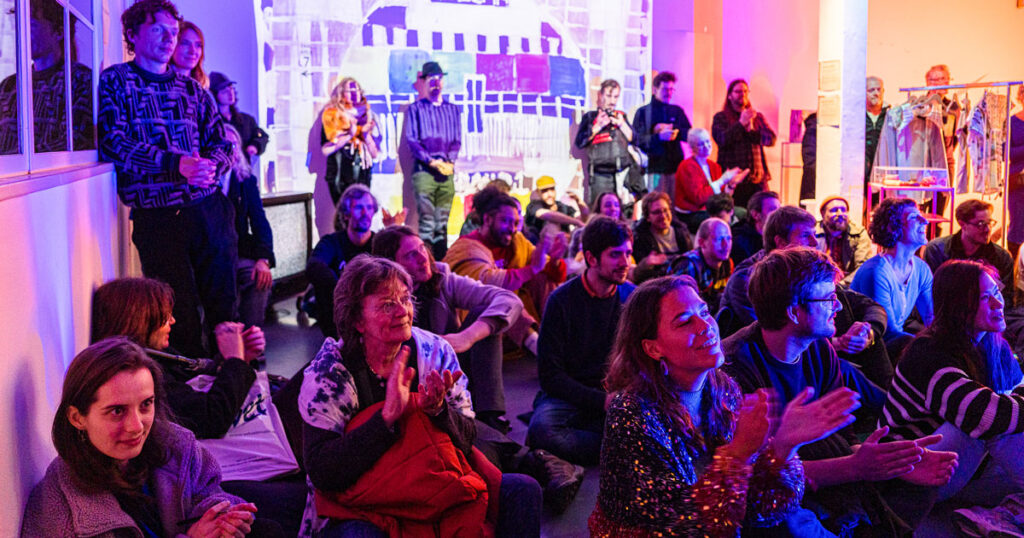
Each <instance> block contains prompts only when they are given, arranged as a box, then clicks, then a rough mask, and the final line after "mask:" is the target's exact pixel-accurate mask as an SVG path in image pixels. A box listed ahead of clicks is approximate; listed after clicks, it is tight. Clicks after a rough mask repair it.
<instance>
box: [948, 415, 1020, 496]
mask: <svg viewBox="0 0 1024 538" xmlns="http://www.w3.org/2000/svg"><path fill="white" fill-rule="evenodd" d="M935 433H939V434H942V440H941V441H939V442H938V443H936V444H934V445H932V446H931V447H930V448H931V449H932V450H946V451H950V452H956V453H957V455H958V456H959V458H958V465H957V468H956V472H954V473H953V478H952V479H951V480H950V481H949V483H948V484H946V485H945V486H942V487H940V488H939V495H938V497H939V498H938V500H939V501H940V502H941V501H944V500H946V499H950V498H953V497H956V498H957V499H963V501H964V502H965V503H973V504H982V505H989V506H991V505H992V504H995V503H998V502H999V501H1000V500H1002V498H1003V497H1005V496H1006V495H1008V494H1010V493H1016V492H1020V491H1024V433H1016V434H1007V435H1000V436H999V437H996V438H995V439H989V440H987V441H982V440H980V439H974V438H973V437H971V436H969V435H967V434H966V433H964V432H963V430H961V429H960V428H957V427H956V426H954V425H952V424H950V423H948V422H947V423H945V424H943V425H942V426H939V429H938V430H936V431H935ZM986 454H988V455H989V456H990V459H989V461H988V464H987V467H986V468H985V470H984V471H983V472H982V473H981V476H979V477H978V478H976V479H974V480H971V478H972V477H973V476H974V474H975V472H976V471H977V470H978V467H979V466H980V465H981V461H982V459H983V458H984V457H985V455H986Z"/></svg>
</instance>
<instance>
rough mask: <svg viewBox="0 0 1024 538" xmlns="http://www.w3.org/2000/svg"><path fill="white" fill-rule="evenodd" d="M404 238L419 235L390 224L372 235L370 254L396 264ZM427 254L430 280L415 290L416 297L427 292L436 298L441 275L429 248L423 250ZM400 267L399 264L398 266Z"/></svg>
mask: <svg viewBox="0 0 1024 538" xmlns="http://www.w3.org/2000/svg"><path fill="white" fill-rule="evenodd" d="M406 237H416V238H418V237H419V234H417V233H416V232H414V231H412V228H410V227H408V226H405V225H401V224H392V225H391V226H388V227H387V228H384V229H383V230H381V231H379V232H377V233H375V234H373V244H372V246H371V250H370V253H371V254H373V255H374V256H380V257H381V258H387V259H389V260H391V261H394V262H397V261H398V260H397V258H398V249H399V248H401V247H402V240H403V239H405V238H406ZM424 250H425V251H426V252H427V260H429V263H430V279H429V280H427V281H426V282H424V283H422V284H420V285H419V286H418V287H417V288H416V292H417V295H419V293H420V292H421V291H425V292H427V293H428V294H429V295H430V296H437V294H438V293H439V292H440V290H441V278H442V277H443V275H442V274H441V273H439V272H437V270H436V269H435V267H436V266H437V265H436V264H437V262H436V260H434V253H433V252H431V251H430V249H429V248H425V249H424ZM399 265H401V264H399Z"/></svg>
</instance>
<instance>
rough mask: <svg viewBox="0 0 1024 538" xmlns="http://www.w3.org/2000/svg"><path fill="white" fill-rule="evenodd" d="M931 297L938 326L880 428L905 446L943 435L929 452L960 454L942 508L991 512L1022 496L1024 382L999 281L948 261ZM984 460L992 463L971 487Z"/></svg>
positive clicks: (914, 356) (905, 367)
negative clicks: (990, 507) (1007, 498)
mask: <svg viewBox="0 0 1024 538" xmlns="http://www.w3.org/2000/svg"><path fill="white" fill-rule="evenodd" d="M932 295H933V297H934V300H935V321H934V322H933V323H932V324H931V325H930V326H929V327H928V328H927V329H926V330H925V331H923V332H922V333H921V334H919V335H918V336H917V338H915V339H914V340H913V341H912V342H911V343H910V345H909V346H907V348H906V349H905V350H904V352H903V357H902V359H901V360H900V362H899V363H898V366H897V368H896V376H895V378H894V379H893V382H892V386H891V387H890V388H889V397H888V401H887V402H886V404H885V409H884V412H883V416H882V419H881V421H882V424H883V425H888V426H889V428H890V435H892V436H893V437H896V438H900V439H916V438H919V437H923V436H926V435H931V434H933V433H939V434H942V436H943V437H942V440H941V441H940V442H939V443H938V444H936V445H934V446H933V447H932V449H933V450H948V451H954V452H956V453H957V454H958V457H959V458H958V461H959V466H958V468H957V469H956V472H955V473H954V475H953V478H952V480H950V482H949V483H948V484H947V485H945V486H942V487H940V488H939V490H938V498H937V500H938V501H942V500H946V499H949V498H952V497H954V496H956V497H957V498H958V500H963V501H964V502H968V503H972V504H988V502H991V503H992V504H994V503H996V502H998V501H999V499H1000V498H1001V497H1002V495H1005V494H1006V493H1010V492H1014V491H1024V458H1021V457H1020V455H1021V454H1024V433H1022V432H1024V383H1022V378H1024V374H1022V373H1021V368H1020V365H1019V363H1018V361H1017V358H1016V357H1015V356H1014V354H1013V351H1012V350H1011V349H1010V346H1009V344H1007V342H1006V340H1004V339H1003V337H1002V332H1003V330H1004V329H1006V322H1005V321H1004V319H1003V296H1002V294H1001V293H1000V291H999V276H998V274H997V273H996V271H995V269H993V268H992V267H990V266H988V265H985V264H982V263H979V262H975V261H965V260H951V261H948V262H946V263H944V264H942V266H941V267H939V269H938V271H936V272H935V279H934V283H933V287H932ZM986 454H987V455H989V456H991V460H990V461H989V463H988V464H987V467H986V469H985V471H984V472H983V473H982V474H981V476H979V477H978V478H975V479H974V480H972V477H974V475H975V472H976V471H977V470H978V467H979V466H980V465H981V462H982V459H983V458H984V457H985V455H986ZM986 501H988V502H986Z"/></svg>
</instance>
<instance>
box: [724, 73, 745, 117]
mask: <svg viewBox="0 0 1024 538" xmlns="http://www.w3.org/2000/svg"><path fill="white" fill-rule="evenodd" d="M737 84H747V81H746V79H742V78H737V79H733V81H732V82H730V83H729V87H728V88H727V89H726V90H725V103H722V110H723V111H725V112H727V113H730V114H734V115H736V114H737V112H736V111H735V110H733V109H732V107H731V106H729V96H730V95H732V89H733V88H735V87H736V85H737ZM747 87H748V88H749V87H750V84H747Z"/></svg>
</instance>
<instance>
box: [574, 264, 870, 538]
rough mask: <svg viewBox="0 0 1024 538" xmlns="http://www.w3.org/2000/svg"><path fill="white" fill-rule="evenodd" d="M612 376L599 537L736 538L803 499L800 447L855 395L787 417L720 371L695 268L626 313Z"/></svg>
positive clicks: (830, 425)
mask: <svg viewBox="0 0 1024 538" xmlns="http://www.w3.org/2000/svg"><path fill="white" fill-rule="evenodd" d="M612 357H613V358H612V364H611V367H610V369H609V372H608V375H607V377H606V378H605V386H606V388H607V390H608V394H609V400H608V404H607V407H608V415H607V419H606V421H605V433H604V441H603V443H602V446H601V489H600V492H599V493H598V499H597V508H596V509H595V510H594V513H593V514H592V515H591V516H590V521H589V525H590V531H591V535H592V536H663V535H668V536H676V535H699V536H734V535H737V534H738V532H739V530H740V528H741V527H743V526H750V527H768V526H774V525H778V524H780V523H782V522H783V521H784V520H785V519H787V518H788V517H789V516H790V515H792V514H793V513H794V512H795V511H796V510H797V509H798V507H799V505H800V500H801V498H802V496H803V489H804V476H803V466H802V464H801V462H800V460H799V459H798V458H797V456H796V449H797V448H799V447H800V446H802V445H804V444H807V443H810V442H813V441H815V440H817V439H820V438H822V437H824V436H826V435H829V434H831V433H832V432H835V431H836V430H837V429H839V428H840V427H842V426H845V425H846V424H849V423H850V422H852V420H853V417H852V416H851V415H850V412H851V411H852V410H853V409H855V408H856V407H857V399H856V396H855V395H854V393H853V392H852V391H849V390H848V389H840V390H836V391H833V392H831V393H829V394H827V395H824V396H823V397H822V398H819V399H817V400H816V401H814V402H812V403H810V404H807V401H808V400H810V398H811V397H812V395H813V394H812V393H813V390H812V389H805V390H804V391H803V392H801V393H800V394H799V395H798V396H797V397H796V398H795V399H794V400H793V401H792V402H791V403H790V404H789V405H787V406H786V408H785V411H784V412H783V413H782V416H781V418H778V417H776V416H775V415H774V413H773V412H772V411H773V407H774V406H773V404H772V399H773V398H772V397H771V396H770V395H769V393H768V392H766V391H764V390H760V391H757V392H755V393H753V394H750V395H747V396H743V395H742V394H741V392H740V389H739V387H738V386H737V385H736V382H735V381H734V380H733V379H732V378H731V377H729V376H728V375H727V374H725V373H724V372H722V371H721V370H720V369H719V367H720V366H722V363H723V362H724V360H725V358H724V356H723V354H722V350H721V342H720V341H719V337H718V325H717V324H716V323H715V319H714V318H713V317H712V315H711V313H710V311H709V310H708V307H707V304H706V303H705V302H704V301H703V300H702V299H701V298H700V295H699V291H698V289H697V284H696V282H695V281H694V280H693V279H692V278H690V277H688V276H670V277H662V278H658V279H654V280H650V281H648V282H645V283H644V284H643V285H642V286H640V287H639V288H637V289H636V290H635V291H634V292H633V293H632V294H631V295H630V297H629V300H628V302H627V303H626V309H625V311H624V312H623V314H622V317H621V318H620V320H619V326H618V332H617V334H616V341H615V347H614V348H613V351H612Z"/></svg>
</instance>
